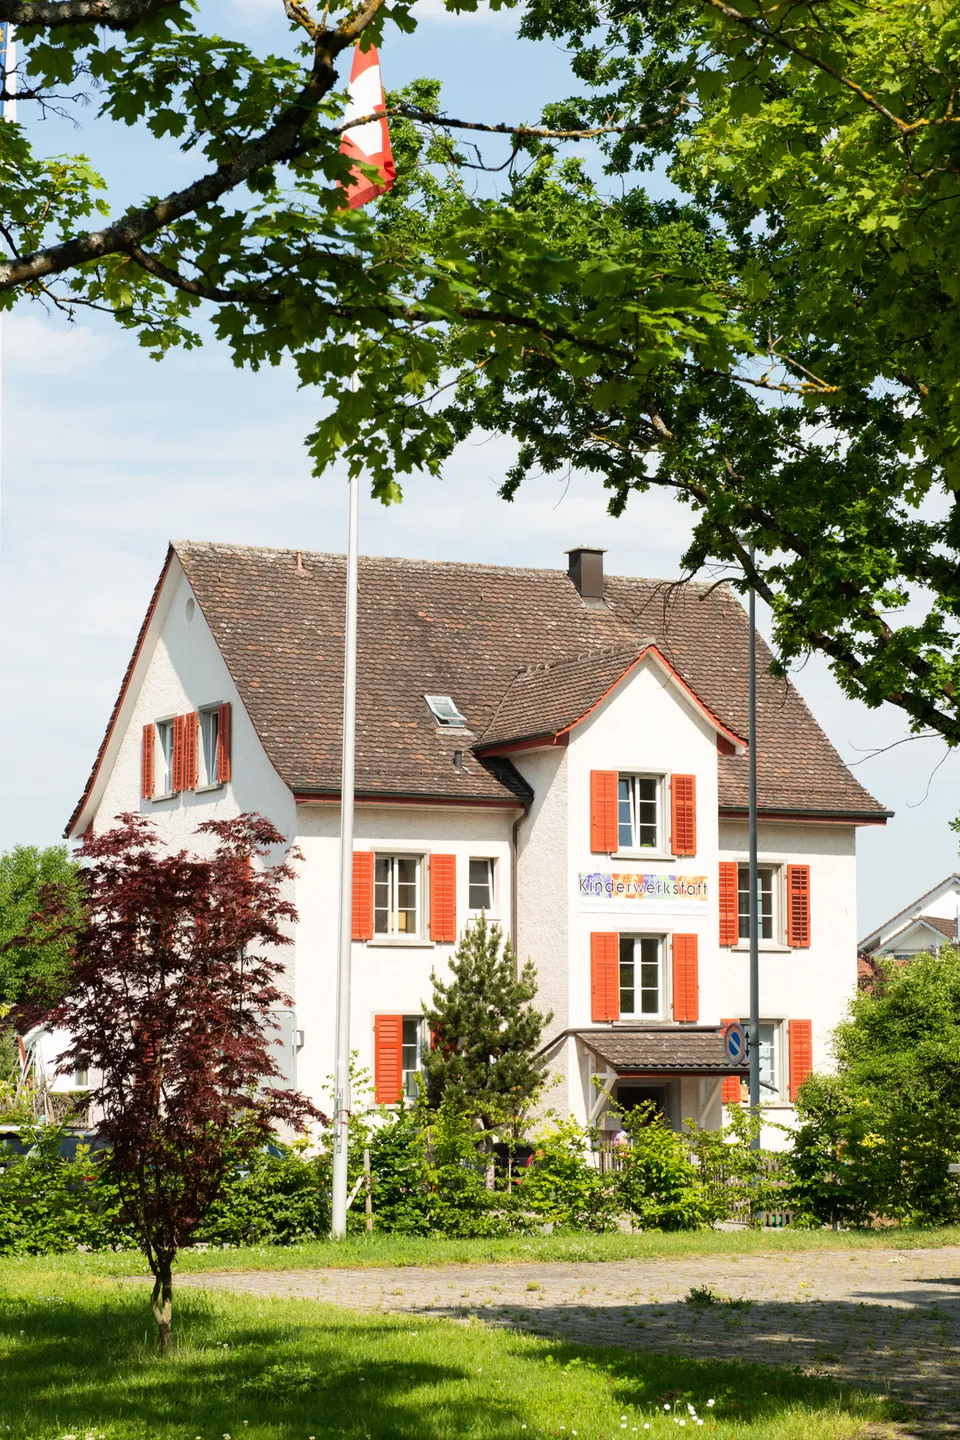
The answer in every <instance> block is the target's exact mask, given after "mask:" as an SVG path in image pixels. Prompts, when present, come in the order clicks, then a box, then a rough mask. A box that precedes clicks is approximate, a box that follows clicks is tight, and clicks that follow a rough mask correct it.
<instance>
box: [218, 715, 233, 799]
mask: <svg viewBox="0 0 960 1440" xmlns="http://www.w3.org/2000/svg"><path fill="white" fill-rule="evenodd" d="M232 749H233V722H232V711H231V706H230V702H229V700H228V701H226V702H225V704H223V705H220V706H218V708H217V780H218V781H219V783H220V784H221V785H225V784H226V783H227V782H228V781H229V779H230V769H231V761H230V756H231V752H232Z"/></svg>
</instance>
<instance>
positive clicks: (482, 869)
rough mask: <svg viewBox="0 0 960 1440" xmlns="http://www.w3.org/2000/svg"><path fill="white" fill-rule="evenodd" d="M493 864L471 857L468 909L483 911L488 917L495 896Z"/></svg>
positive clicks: (491, 910)
mask: <svg viewBox="0 0 960 1440" xmlns="http://www.w3.org/2000/svg"><path fill="white" fill-rule="evenodd" d="M493 880H494V862H493V861H492V860H488V859H482V858H479V857H477V856H473V855H471V857H470V875H469V882H468V883H469V889H470V893H469V896H468V902H469V903H468V908H469V909H470V910H473V911H475V912H476V913H479V912H480V911H481V910H485V911H486V913H487V914H488V915H492V914H493V906H494V901H495V898H496V896H495V894H494V888H493Z"/></svg>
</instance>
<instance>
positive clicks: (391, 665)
mask: <svg viewBox="0 0 960 1440" xmlns="http://www.w3.org/2000/svg"><path fill="white" fill-rule="evenodd" d="M173 548H174V551H175V553H176V554H177V556H178V557H179V559H180V561H181V563H182V565H183V568H184V570H185V572H186V575H187V578H188V580H189V581H190V584H191V585H192V587H193V590H194V593H195V594H196V597H197V600H198V602H199V604H200V606H201V608H202V610H203V613H204V615H205V617H206V619H207V622H208V624H209V625H210V628H211V630H212V632H213V635H214V637H215V639H216V641H217V643H218V645H219V646H220V649H221V651H222V653H223V656H224V658H225V660H226V663H227V665H228V667H229V669H230V672H231V674H232V676H233V679H234V681H235V683H236V685H237V688H238V690H239V692H240V695H241V697H242V699H243V702H244V704H245V706H246V707H247V710H248V712H249V714H250V717H251V720H252V721H253V724H254V726H255V728H256V730H257V733H258V735H259V737H260V739H261V741H262V743H263V745H264V748H265V750H266V752H267V754H268V756H269V758H270V760H271V761H272V763H273V764H274V766H275V767H276V769H277V771H278V772H279V774H280V776H281V777H282V778H283V779H284V780H285V781H286V783H287V784H288V785H289V786H290V787H291V788H292V789H293V790H294V791H297V792H314V793H318V794H324V793H326V794H330V795H335V794H336V793H337V792H338V789H339V772H340V745H341V711H342V704H343V615H344V598H345V570H346V566H345V560H344V557H343V556H342V555H328V554H311V553H309V552H303V557H302V570H301V571H298V569H297V559H296V557H297V552H296V551H293V550H268V549H258V548H250V547H243V546H233V545H216V544H207V543H195V542H178V543H176V544H175V545H174V547H173ZM605 596H606V604H605V605H599V606H598V605H596V604H587V603H585V602H584V601H583V600H582V599H581V597H580V595H579V594H578V592H577V590H576V589H575V587H574V585H573V584H572V582H571V581H570V579H569V577H568V576H567V573H566V571H565V570H537V569H519V568H506V567H502V566H495V565H473V564H452V563H445V562H438V561H422V560H398V559H380V558H377V557H372V556H364V557H362V558H361V560H360V609H359V624H358V632H359V635H358V673H359V686H358V699H357V792H358V794H360V795H367V796H371V797H372V796H375V795H384V796H387V795H398V794H402V795H406V796H411V797H418V796H421V797H424V798H427V797H431V798H449V799H476V800H500V801H504V800H507V801H509V800H515V799H516V798H517V797H518V796H522V795H523V794H524V793H525V786H524V783H523V781H522V780H521V779H520V777H519V775H518V774H517V772H516V771H515V770H513V769H512V767H511V766H510V765H509V764H508V763H507V762H506V761H504V760H500V761H493V760H481V759H479V758H478V757H477V756H475V755H474V754H473V753H472V751H471V748H470V747H471V745H472V744H473V743H475V742H476V741H477V739H478V738H479V737H480V736H482V735H484V732H487V733H488V734H489V733H492V732H491V726H492V725H493V724H494V717H495V716H496V714H497V711H498V709H499V708H500V707H501V703H502V702H504V698H505V696H506V695H507V692H508V691H509V690H511V689H513V693H514V700H515V701H516V703H517V704H518V706H519V705H520V704H521V701H522V703H527V702H526V699H523V697H530V699H531V703H532V704H533V705H534V706H536V705H537V704H540V705H546V703H547V702H546V700H545V699H542V700H540V701H534V700H533V699H532V697H533V695H534V690H535V685H534V683H533V680H532V679H531V680H530V681H529V682H528V681H526V680H524V679H520V678H519V672H521V671H523V672H526V671H527V669H528V667H530V666H542V665H549V666H552V667H555V668H554V669H553V670H551V671H550V672H548V674H549V675H550V676H552V678H551V679H549V680H548V681H547V685H546V688H545V689H544V690H543V692H542V695H543V696H544V697H546V696H547V695H548V693H549V696H550V699H549V708H550V713H551V714H561V713H566V712H568V711H569V709H570V706H571V704H572V705H573V708H574V709H575V708H576V707H577V705H579V703H580V699H576V700H575V701H574V700H573V698H572V696H571V695H570V694H568V693H567V691H566V690H565V689H564V686H563V684H561V683H560V682H561V681H562V680H563V677H564V676H570V677H573V676H575V677H576V684H575V685H574V688H575V689H576V688H578V687H579V691H580V698H582V693H583V690H584V688H587V689H590V690H591V691H594V690H596V688H597V686H600V685H602V684H604V682H605V680H606V679H607V678H608V677H609V676H610V675H611V674H612V673H613V671H614V670H615V669H616V667H617V665H618V664H620V661H621V660H622V658H623V656H624V655H626V656H630V655H633V656H635V655H636V654H637V653H638V652H639V650H641V649H642V648H643V646H644V645H645V644H647V643H649V642H650V640H651V639H652V640H654V641H655V643H656V645H657V647H658V649H659V650H660V651H661V653H662V654H663V655H664V657H665V658H666V659H667V660H668V661H669V663H670V664H671V665H673V666H674V668H675V669H676V670H677V672H678V673H679V675H680V676H681V677H682V679H683V680H684V681H685V682H686V684H687V685H689V686H690V688H691V689H692V690H693V691H694V693H695V694H696V695H697V696H698V697H699V698H700V699H701V700H702V701H703V703H704V704H705V705H706V706H707V707H708V708H709V709H710V710H711V711H712V712H713V714H715V715H716V716H717V717H718V719H719V720H720V721H721V723H723V724H725V725H726V726H728V727H729V729H730V730H732V731H733V732H734V733H735V734H738V735H746V733H747V636H748V630H747V616H746V613H745V611H744V609H743V607H742V606H741V605H740V603H739V601H738V600H737V599H736V597H735V595H734V594H733V592H732V591H731V590H729V589H728V588H727V587H726V586H720V587H716V586H710V585H705V584H697V583H690V584H685V585H675V584H670V583H667V582H665V581H659V580H644V579H636V578H633V577H629V576H609V577H607V580H606V589H605ZM758 653H759V665H760V671H761V673H760V676H759V684H758V691H759V699H758V719H759V734H760V740H759V745H758V776H759V795H760V805H761V808H762V809H766V810H768V811H770V810H773V811H780V810H789V811H801V812H807V813H811V814H818V813H820V814H823V813H828V814H842V815H849V816H851V817H860V818H863V819H882V818H883V816H884V815H885V814H887V813H888V812H886V811H884V810H883V809H882V807H881V806H880V805H879V804H878V803H877V801H876V800H874V799H873V797H872V796H871V795H869V794H868V793H867V791H866V790H864V789H863V787H862V786H861V785H860V784H859V782H858V781H857V780H855V779H854V777H853V776H852V775H851V773H850V771H849V770H848V769H847V768H846V766H845V765H844V763H843V761H842V760H841V759H840V757H839V755H838V754H837V752H836V751H835V750H834V748H833V746H832V745H831V744H830V742H829V740H828V739H827V737H826V736H825V735H824V733H823V731H822V730H821V729H820V727H819V725H817V723H816V721H815V720H814V719H813V717H812V716H811V714H810V712H809V711H808V709H807V707H806V705H805V704H804V703H803V701H802V700H801V698H800V696H799V695H798V694H797V692H796V690H795V689H794V688H793V686H792V685H791V684H790V683H789V681H786V680H781V679H778V678H776V677H774V676H773V675H771V674H769V673H768V672H767V665H768V664H769V660H770V654H769V651H768V650H767V648H766V646H765V645H764V644H763V642H762V641H761V642H759V652H758ZM576 657H590V658H588V659H582V660H579V661H578V660H577V658H576ZM571 661H573V662H574V663H573V664H570V662H571ZM558 662H560V663H558ZM564 663H566V664H567V666H568V669H567V670H564V668H563V665H564ZM587 677H589V685H587V683H586V682H587ZM425 694H441V695H452V696H453V698H454V700H455V702H456V704H457V706H458V707H459V709H460V711H461V712H462V714H463V715H464V716H465V717H466V719H467V723H468V726H469V729H468V730H467V731H463V730H449V729H442V728H440V727H439V726H438V725H437V724H436V723H435V721H434V719H433V716H432V715H431V713H430V710H429V708H428V706H427V704H426V701H425V700H424V698H423V697H424V695H425ZM511 703H513V702H511ZM456 749H462V750H463V752H464V753H463V766H462V770H461V773H460V774H459V775H458V774H457V771H456V769H455V767H454V764H453V755H454V751H455V750H456ZM719 766H720V804H721V808H722V809H724V808H726V809H737V808H739V807H745V806H746V800H747V762H746V759H745V758H741V757H738V756H733V755H730V756H721V757H720V762H719Z"/></svg>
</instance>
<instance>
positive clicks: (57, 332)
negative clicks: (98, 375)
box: [3, 311, 121, 379]
mask: <svg viewBox="0 0 960 1440" xmlns="http://www.w3.org/2000/svg"><path fill="white" fill-rule="evenodd" d="M120 343H121V341H120V337H119V336H112V335H111V336H107V335H104V334H99V333H97V332H95V331H94V330H92V329H90V327H89V326H87V325H83V324H79V323H78V324H73V325H71V324H70V323H69V322H68V321H63V322H60V323H57V322H51V321H48V320H44V319H42V318H41V317H40V316H39V315H37V314H24V313H17V312H16V311H15V312H14V313H13V314H12V315H5V316H4V317H3V367H4V370H5V372H6V375H7V377H8V378H9V377H11V376H12V375H16V376H18V377H21V376H42V377H43V378H44V379H46V378H47V377H49V376H53V375H78V374H81V373H83V372H84V371H87V370H89V368H90V367H91V366H92V365H97V364H100V362H101V361H102V360H104V359H105V357H106V356H107V355H109V354H111V353H112V352H114V351H115V350H116V349H117V346H118V345H119V344H120Z"/></svg>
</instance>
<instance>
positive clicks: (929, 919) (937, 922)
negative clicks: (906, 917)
mask: <svg viewBox="0 0 960 1440" xmlns="http://www.w3.org/2000/svg"><path fill="white" fill-rule="evenodd" d="M917 919H918V920H922V921H923V923H924V924H925V925H931V926H932V927H933V929H934V930H939V931H940V934H941V935H946V937H947V939H948V940H956V938H957V922H956V920H951V919H948V918H947V917H946V916H944V915H918V916H917Z"/></svg>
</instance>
